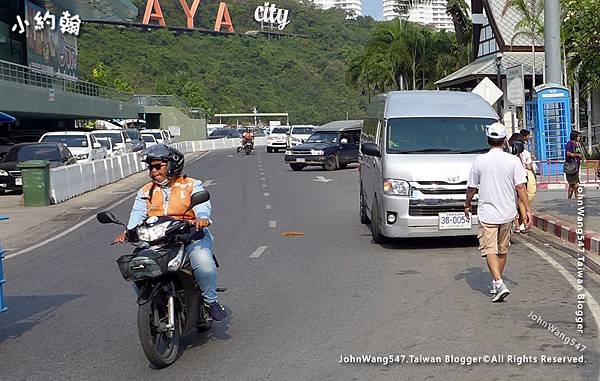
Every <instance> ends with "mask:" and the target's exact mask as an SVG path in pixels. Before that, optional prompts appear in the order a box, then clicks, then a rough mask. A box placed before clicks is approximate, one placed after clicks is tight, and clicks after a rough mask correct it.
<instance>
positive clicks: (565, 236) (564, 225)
mask: <svg viewBox="0 0 600 381" xmlns="http://www.w3.org/2000/svg"><path fill="white" fill-rule="evenodd" d="M533 226H535V227H537V228H538V229H540V230H543V231H545V232H547V233H550V234H552V235H554V236H556V237H558V238H560V239H562V240H564V241H567V242H570V243H572V244H574V245H578V246H579V245H580V242H581V238H582V235H583V246H584V248H585V250H587V251H589V252H590V253H593V254H600V233H597V232H594V231H591V230H585V231H581V228H577V227H574V226H571V224H570V223H569V222H566V221H564V220H561V219H560V218H558V217H555V216H551V215H548V214H542V213H536V214H535V215H534V216H533ZM578 230H579V232H578ZM581 233H583V234H581Z"/></svg>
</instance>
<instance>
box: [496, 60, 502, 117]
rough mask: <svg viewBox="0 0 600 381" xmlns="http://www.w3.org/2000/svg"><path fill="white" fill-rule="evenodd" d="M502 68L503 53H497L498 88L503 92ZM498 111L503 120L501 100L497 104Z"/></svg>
mask: <svg viewBox="0 0 600 381" xmlns="http://www.w3.org/2000/svg"><path fill="white" fill-rule="evenodd" d="M501 67H502V53H496V83H497V84H498V88H500V90H502V74H501V71H500V70H501ZM496 111H497V112H498V116H499V117H500V118H502V116H501V113H502V107H501V106H500V99H498V102H497V103H496Z"/></svg>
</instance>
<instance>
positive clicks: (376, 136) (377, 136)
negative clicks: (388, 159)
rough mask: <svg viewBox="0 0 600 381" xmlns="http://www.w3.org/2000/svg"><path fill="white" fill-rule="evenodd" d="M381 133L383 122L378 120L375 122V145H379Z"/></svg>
mask: <svg viewBox="0 0 600 381" xmlns="http://www.w3.org/2000/svg"><path fill="white" fill-rule="evenodd" d="M382 131H383V121H381V120H378V121H377V132H376V134H375V144H377V145H379V143H380V141H381V134H382Z"/></svg>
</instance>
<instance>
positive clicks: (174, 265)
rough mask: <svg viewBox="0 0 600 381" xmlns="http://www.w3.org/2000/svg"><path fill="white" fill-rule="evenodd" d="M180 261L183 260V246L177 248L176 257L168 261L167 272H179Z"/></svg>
mask: <svg viewBox="0 0 600 381" xmlns="http://www.w3.org/2000/svg"><path fill="white" fill-rule="evenodd" d="M182 260H183V245H181V247H180V248H179V251H178V252H177V255H176V256H175V258H173V259H171V260H170V261H169V264H168V265H167V270H168V271H177V270H179V268H180V267H181V261H182Z"/></svg>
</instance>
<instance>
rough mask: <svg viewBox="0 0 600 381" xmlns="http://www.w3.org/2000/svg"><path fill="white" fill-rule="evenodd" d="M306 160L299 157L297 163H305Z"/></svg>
mask: <svg viewBox="0 0 600 381" xmlns="http://www.w3.org/2000/svg"><path fill="white" fill-rule="evenodd" d="M305 161H306V160H305V159H304V158H303V157H297V158H296V163H304V162H305Z"/></svg>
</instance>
